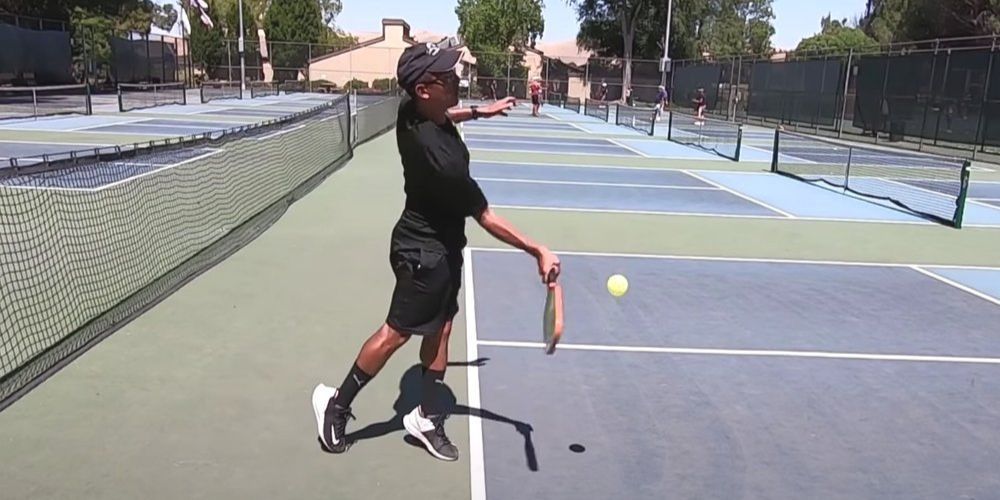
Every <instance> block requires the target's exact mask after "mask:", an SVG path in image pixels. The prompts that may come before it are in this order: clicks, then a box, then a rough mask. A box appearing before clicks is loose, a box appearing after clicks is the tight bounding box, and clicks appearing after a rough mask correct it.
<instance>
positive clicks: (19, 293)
mask: <svg viewBox="0 0 1000 500" xmlns="http://www.w3.org/2000/svg"><path fill="white" fill-rule="evenodd" d="M348 106H349V103H348V99H347V98H346V96H345V97H340V98H337V99H335V100H331V101H330V102H328V103H326V104H323V105H320V106H317V107H314V108H312V109H310V110H307V111H303V112H300V113H297V114H295V115H291V116H288V117H284V118H279V119H273V120H268V121H265V122H262V123H258V124H253V125H246V126H242V127H237V128H233V129H229V130H226V131H220V132H218V133H209V134H201V135H198V136H191V137H185V138H179V139H175V140H166V141H159V142H156V143H150V144H145V145H142V146H139V147H131V148H114V149H115V151H114V152H111V153H105V154H101V155H90V156H82V155H81V156H77V155H71V156H70V157H69V158H68V159H62V160H54V161H51V162H44V163H43V164H36V165H32V166H29V167H24V168H8V169H0V248H2V249H3V256H2V257H3V258H2V259H0V310H3V311H4V314H3V315H2V317H0V408H3V407H4V406H6V405H7V404H10V403H11V402H13V400H16V399H17V397H19V396H20V395H21V394H23V393H24V392H25V391H27V390H30V387H33V386H34V385H35V384H37V383H39V382H40V381H41V379H43V378H44V376H45V375H47V374H48V373H49V372H50V370H51V369H53V368H56V367H58V366H61V365H62V364H64V363H66V362H68V360H69V359H71V358H72V357H75V355H76V354H78V353H79V352H82V350H84V349H85V348H86V347H87V346H89V345H92V344H93V343H94V342H97V341H99V340H100V339H101V338H103V337H104V336H106V335H109V334H110V333H111V332H112V331H114V330H115V329H116V328H118V327H120V326H121V325H123V324H124V323H126V322H128V321H129V320H131V319H132V318H134V317H135V316H137V315H138V314H141V313H142V312H143V311H144V310H146V309H148V308H149V307H151V306H152V305H154V304H155V303H157V302H159V301H160V300H162V299H163V298H164V297H166V296H167V295H169V294H170V293H172V292H173V291H175V290H176V289H178V288H179V287H180V286H182V285H183V284H184V283H186V282H187V281H189V280H190V279H192V278H193V277H195V276H196V275H198V274H200V273H201V272H203V271H205V270H206V269H208V268H209V267H211V266H212V265H214V264H216V263H217V262H219V261H220V260H222V259H224V258H225V257H226V256H228V255H229V254H231V253H232V252H233V251H235V250H237V249H238V248H240V247H242V246H243V245H245V244H246V243H248V242H249V241H251V240H252V239H253V238H255V237H256V236H258V235H259V234H261V233H262V232H263V231H264V230H266V228H267V227H269V226H270V225H271V224H272V223H273V222H274V221H275V220H277V218H279V217H280V216H281V215H282V213H283V212H284V210H285V209H286V208H287V207H288V206H289V205H290V204H291V203H293V202H294V201H296V200H297V199H299V198H301V197H302V196H304V195H305V194H306V193H308V192H309V191H310V190H311V189H312V188H313V187H315V186H316V185H317V184H318V183H319V182H321V181H322V180H323V179H324V178H325V177H326V176H327V175H329V174H330V173H332V172H334V171H336V170H337V169H338V168H339V167H340V166H342V165H343V164H344V163H345V162H346V161H348V160H349V158H350V157H351V156H352V154H353V149H352V147H351V142H350V140H349V138H350V127H351V125H350V119H349V117H350V111H349V108H348ZM248 166H251V167H252V168H248Z"/></svg>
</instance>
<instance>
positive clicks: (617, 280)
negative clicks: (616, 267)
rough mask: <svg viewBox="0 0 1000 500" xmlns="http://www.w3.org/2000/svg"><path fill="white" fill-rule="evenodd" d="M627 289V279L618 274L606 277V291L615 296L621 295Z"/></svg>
mask: <svg viewBox="0 0 1000 500" xmlns="http://www.w3.org/2000/svg"><path fill="white" fill-rule="evenodd" d="M627 291H628V280H627V279H625V277H624V276H622V275H620V274H616V275H614V276H611V277H610V278H608V292H609V293H610V294H611V295H614V296H615V297H621V296H622V295H625V292H627Z"/></svg>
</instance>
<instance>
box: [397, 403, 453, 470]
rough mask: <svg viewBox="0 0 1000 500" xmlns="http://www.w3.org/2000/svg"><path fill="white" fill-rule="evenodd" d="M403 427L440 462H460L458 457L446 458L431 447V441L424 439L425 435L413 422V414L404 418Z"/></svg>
mask: <svg viewBox="0 0 1000 500" xmlns="http://www.w3.org/2000/svg"><path fill="white" fill-rule="evenodd" d="M403 427H404V428H405V429H406V432H407V433H408V434H409V435H411V436H413V437H415V438H417V439H419V440H420V442H421V443H423V444H424V449H426V450H427V452H428V453H430V454H431V455H433V456H434V458H437V459H438V460H444V461H445V462H454V461H455V460H458V457H454V458H453V457H446V456H444V455H442V454H440V453H438V452H437V450H435V449H434V447H433V446H431V443H430V441H428V440H427V438H426V437H424V433H423V432H420V429H419V428H418V427H417V424H416V422H414V421H413V414H412V413H408V414H406V416H404V417H403Z"/></svg>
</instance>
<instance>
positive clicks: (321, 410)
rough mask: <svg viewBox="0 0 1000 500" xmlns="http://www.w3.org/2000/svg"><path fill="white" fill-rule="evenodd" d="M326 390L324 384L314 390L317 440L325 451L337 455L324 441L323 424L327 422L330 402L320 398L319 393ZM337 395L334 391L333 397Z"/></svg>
mask: <svg viewBox="0 0 1000 500" xmlns="http://www.w3.org/2000/svg"><path fill="white" fill-rule="evenodd" d="M323 389H326V388H325V387H324V386H323V384H319V385H317V386H316V388H315V389H313V397H312V405H313V413H314V414H315V415H316V438H317V440H318V441H319V445H320V446H321V447H322V448H323V451H325V452H327V453H336V452H335V451H334V450H333V449H331V448H330V447H329V446H327V444H326V442H325V441H323V424H324V423H325V422H326V405H327V404H329V402H330V400H329V399H326V400H324V399H323V398H322V397H317V396H319V392H320V391H321V390H323ZM336 395H337V391H336V390H334V391H333V396H330V397H335V396H336Z"/></svg>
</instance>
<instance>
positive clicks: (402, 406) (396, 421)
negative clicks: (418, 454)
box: [345, 358, 538, 471]
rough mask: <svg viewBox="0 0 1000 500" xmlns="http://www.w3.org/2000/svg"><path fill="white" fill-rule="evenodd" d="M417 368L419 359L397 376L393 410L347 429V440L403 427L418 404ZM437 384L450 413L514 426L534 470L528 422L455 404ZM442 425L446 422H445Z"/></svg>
mask: <svg viewBox="0 0 1000 500" xmlns="http://www.w3.org/2000/svg"><path fill="white" fill-rule="evenodd" d="M488 359H489V358H480V359H477V360H475V361H467V362H458V361H456V362H452V363H448V366H470V365H475V366H483V365H484V364H486V361H487V360H488ZM420 368H421V367H420V364H419V363H418V364H415V365H413V366H411V367H410V368H409V369H408V370H406V371H405V372H404V373H403V377H402V378H401V379H400V380H399V397H397V398H396V402H395V403H394V404H393V405H392V409H393V411H395V412H396V414H395V415H394V416H393V417H392V418H391V419H389V420H386V421H385V422H377V423H374V424H370V425H368V426H367V427H365V428H363V429H359V430H357V431H354V432H352V433H349V434H348V435H347V436H345V438H346V439H347V441H348V442H349V443H356V442H358V441H364V440H366V439H374V438H379V437H382V436H385V435H387V434H391V433H393V432H397V431H401V430H403V416H404V415H406V414H407V413H410V412H411V411H413V409H414V408H416V407H417V406H419V405H420V401H421V400H422V399H423V373H422V371H421V369H420ZM437 387H438V388H439V390H440V391H441V393H440V394H438V396H437V397H438V398H440V399H439V401H441V402H442V403H443V404H444V405H445V407H446V408H448V409H449V413H450V414H452V415H467V416H471V417H478V418H482V419H486V420H492V421H494V422H500V423H504V424H510V425H512V426H513V427H514V430H516V431H517V432H518V433H519V434H521V436H523V437H524V455H525V460H526V461H527V465H528V469H530V470H532V471H537V470H538V458H537V457H536V456H535V444H534V443H533V442H532V440H531V432H532V431H533V429H532V428H531V425H530V424H528V423H526V422H520V421H518V420H514V419H511V418H507V417H505V416H503V415H498V414H496V413H493V412H491V411H489V410H486V409H482V408H471V407H468V406H465V405H460V404H458V399H457V398H455V393H454V392H453V391H452V390H451V387H449V386H448V385H447V384H437ZM445 425H446V426H447V423H446V424H445ZM404 439H405V440H406V442H407V443H409V444H410V445H413V446H417V447H420V448H423V444H421V443H420V442H419V441H417V440H416V439H415V438H413V437H411V436H409V435H407V436H406V437H405V438H404Z"/></svg>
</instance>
